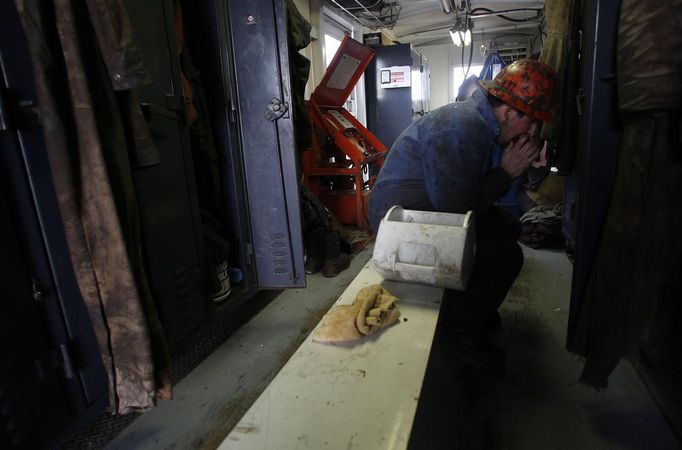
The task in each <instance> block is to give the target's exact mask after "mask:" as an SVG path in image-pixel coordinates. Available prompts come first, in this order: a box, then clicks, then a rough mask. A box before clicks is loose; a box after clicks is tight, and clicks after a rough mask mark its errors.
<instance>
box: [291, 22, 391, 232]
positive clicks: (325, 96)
mask: <svg viewBox="0 0 682 450" xmlns="http://www.w3.org/2000/svg"><path fill="white" fill-rule="evenodd" d="M373 57H374V51H373V50H372V49H371V48H369V47H367V46H365V45H363V44H361V43H359V42H357V41H354V40H353V39H350V38H349V37H348V36H346V37H344V38H343V41H342V42H341V45H340V46H339V49H338V51H337V52H336V54H335V55H334V59H333V60H332V62H331V64H329V67H328V68H327V71H326V72H325V74H324V77H323V78H322V82H321V83H320V85H319V86H318V87H317V89H315V92H313V95H312V96H311V98H310V100H309V101H308V102H307V105H308V113H309V116H310V121H311V125H312V145H311V148H310V149H308V150H306V151H304V152H303V173H304V183H305V184H306V186H307V187H308V189H310V190H311V191H312V192H313V193H314V194H315V195H317V197H318V198H319V199H320V201H322V203H323V204H324V205H325V206H326V207H327V208H329V210H330V211H331V212H332V213H333V214H334V216H335V217H336V218H337V219H338V220H339V221H340V222H341V223H343V224H349V225H356V226H357V227H358V228H359V229H361V230H368V229H369V225H368V223H367V212H368V205H369V195H370V192H371V189H372V186H373V184H374V181H375V180H376V176H377V174H378V173H379V169H380V168H381V165H382V164H383V161H384V158H385V157H386V154H387V151H388V149H387V148H386V146H385V145H384V144H382V143H381V142H380V141H379V140H378V139H377V138H376V137H375V136H374V135H373V134H372V133H370V132H369V130H367V128H365V127H364V126H363V125H362V124H361V123H360V122H358V120H357V119H356V118H355V117H353V115H352V114H351V113H350V112H348V110H346V109H345V108H344V107H343V105H344V104H345V102H346V100H347V99H348V96H349V95H350V93H351V91H352V90H353V88H354V87H355V84H356V83H357V82H358V80H359V79H360V77H361V76H362V74H363V72H364V71H365V69H366V68H367V65H368V64H369V62H370V61H371V60H372V58H373Z"/></svg>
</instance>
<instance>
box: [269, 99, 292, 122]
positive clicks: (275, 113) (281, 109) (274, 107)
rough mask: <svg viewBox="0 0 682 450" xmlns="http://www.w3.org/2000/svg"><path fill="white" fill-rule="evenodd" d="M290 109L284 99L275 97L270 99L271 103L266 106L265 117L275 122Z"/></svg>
mask: <svg viewBox="0 0 682 450" xmlns="http://www.w3.org/2000/svg"><path fill="white" fill-rule="evenodd" d="M288 110H289V107H288V106H287V104H286V103H283V102H282V100H280V99H278V98H273V99H272V100H270V103H268V106H267V107H266V108H265V118H266V119H268V120H269V121H270V122H274V121H275V120H277V119H279V118H280V117H282V116H283V115H284V114H286V113H287V111H288Z"/></svg>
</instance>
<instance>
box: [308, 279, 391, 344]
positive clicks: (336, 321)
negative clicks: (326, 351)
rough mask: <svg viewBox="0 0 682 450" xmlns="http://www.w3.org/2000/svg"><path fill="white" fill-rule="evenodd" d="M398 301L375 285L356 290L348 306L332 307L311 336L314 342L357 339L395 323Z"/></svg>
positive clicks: (326, 342) (328, 342) (336, 341)
mask: <svg viewBox="0 0 682 450" xmlns="http://www.w3.org/2000/svg"><path fill="white" fill-rule="evenodd" d="M396 301H398V299H397V298H396V297H394V296H393V295H391V294H390V293H389V292H388V291H387V290H386V289H384V288H383V287H381V285H379V284H373V285H371V286H367V287H365V288H362V289H360V291H359V292H358V295H357V297H356V298H355V301H354V302H353V304H352V305H341V306H337V307H335V308H333V309H332V310H331V311H329V312H328V313H327V314H326V315H325V316H324V317H323V318H322V322H321V323H320V326H319V327H318V328H317V330H315V333H314V334H313V341H314V342H321V343H325V344H332V343H338V342H349V341H355V340H358V339H361V338H362V337H364V336H366V335H369V334H372V333H374V332H376V331H377V330H379V329H381V328H384V327H387V326H389V325H391V324H393V323H394V322H396V321H397V320H398V318H399V317H400V310H398V307H397V306H396V305H395V302H396Z"/></svg>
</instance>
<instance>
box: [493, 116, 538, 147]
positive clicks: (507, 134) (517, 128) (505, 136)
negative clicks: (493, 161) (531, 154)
mask: <svg viewBox="0 0 682 450" xmlns="http://www.w3.org/2000/svg"><path fill="white" fill-rule="evenodd" d="M537 128H538V120H536V119H533V118H532V117H530V116H529V115H528V114H523V113H521V112H520V111H518V110H516V109H514V108H511V107H507V110H506V111H505V112H504V119H503V120H502V121H500V135H499V136H498V138H497V143H498V144H500V145H502V146H506V145H507V143H509V141H511V140H513V139H516V138H518V137H522V136H528V137H529V138H531V139H532V138H533V137H534V136H535V131H536V130H537Z"/></svg>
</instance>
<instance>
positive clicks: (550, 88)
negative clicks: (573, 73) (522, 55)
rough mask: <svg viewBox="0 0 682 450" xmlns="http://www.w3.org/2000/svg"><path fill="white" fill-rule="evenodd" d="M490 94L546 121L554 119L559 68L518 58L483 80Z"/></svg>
mask: <svg viewBox="0 0 682 450" xmlns="http://www.w3.org/2000/svg"><path fill="white" fill-rule="evenodd" d="M481 84H482V85H483V87H484V88H485V89H486V90H487V91H488V93H489V94H490V95H493V96H495V97H497V98H499V99H500V100H502V101H503V102H505V103H506V104H508V105H509V106H512V107H514V108H516V109H518V110H519V111H521V112H523V113H525V114H528V115H529V116H530V117H532V118H534V119H538V120H542V121H543V122H549V123H551V122H552V106H553V104H554V86H555V84H556V72H555V71H554V69H552V68H551V67H550V66H548V65H547V64H545V63H542V62H540V61H536V60H533V59H520V60H518V61H514V62H513V63H511V64H509V65H508V66H506V67H503V68H502V70H500V72H499V73H498V74H497V75H496V76H495V79H494V80H492V81H488V82H482V83H481Z"/></svg>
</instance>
